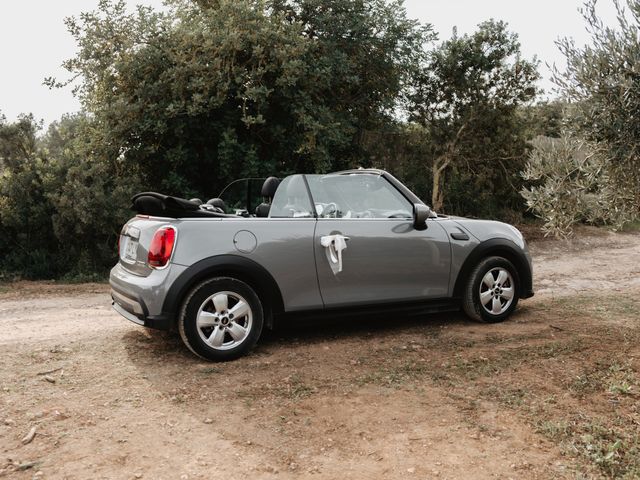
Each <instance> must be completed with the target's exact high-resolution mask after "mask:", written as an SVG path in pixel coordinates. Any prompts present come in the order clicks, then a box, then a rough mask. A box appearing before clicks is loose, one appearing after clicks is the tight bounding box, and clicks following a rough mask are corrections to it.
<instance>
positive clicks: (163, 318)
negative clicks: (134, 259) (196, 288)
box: [109, 264, 185, 330]
mask: <svg viewBox="0 0 640 480" xmlns="http://www.w3.org/2000/svg"><path fill="white" fill-rule="evenodd" d="M184 269H185V267H182V266H181V265H176V264H171V265H170V267H169V268H166V269H163V270H154V271H152V272H151V273H150V274H149V275H148V276H146V277H144V276H140V275H136V274H134V273H132V272H130V271H128V270H127V269H126V268H124V267H123V266H122V265H121V264H117V265H116V266H115V267H113V269H111V274H110V276H109V284H110V285H111V299H112V306H113V309H114V310H115V311H116V312H118V313H119V314H120V315H122V316H123V317H124V318H126V319H127V320H129V321H131V322H133V323H136V324H137V325H142V326H145V327H149V328H155V329H159V330H171V329H172V328H173V325H174V319H173V316H172V315H168V314H166V313H164V312H162V304H163V302H164V299H165V296H166V292H167V290H168V289H169V287H170V286H171V284H172V283H173V281H174V280H175V278H176V277H177V276H178V275H180V274H181V273H182V272H183V271H184Z"/></svg>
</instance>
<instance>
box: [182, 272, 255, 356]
mask: <svg viewBox="0 0 640 480" xmlns="http://www.w3.org/2000/svg"><path fill="white" fill-rule="evenodd" d="M263 318H264V315H263V311H262V305H261V303H260V299H259V298H258V296H257V295H256V293H255V292H254V291H253V289H252V288H251V287H250V286H249V285H247V284H246V283H244V282H242V281H240V280H236V279H234V278H229V277H219V278H213V279H211V280H207V281H205V282H202V283H200V284H199V285H197V286H196V287H195V288H194V289H193V290H191V292H190V293H189V295H188V296H187V298H186V300H185V302H184V304H183V306H182V310H181V312H180V318H179V319H178V330H179V331H180V336H181V337H182V340H183V341H184V343H185V345H186V346H187V347H189V349H190V350H191V351H192V352H193V353H195V354H196V355H198V356H200V357H203V358H205V359H207V360H218V361H224V360H232V359H234V358H238V357H240V356H242V355H244V354H245V353H247V352H248V351H249V350H250V349H251V348H252V347H253V346H254V345H255V344H256V342H257V341H258V338H259V337H260V333H261V332H262V324H263Z"/></svg>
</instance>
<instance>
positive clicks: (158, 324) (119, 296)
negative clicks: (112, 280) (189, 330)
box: [111, 288, 173, 330]
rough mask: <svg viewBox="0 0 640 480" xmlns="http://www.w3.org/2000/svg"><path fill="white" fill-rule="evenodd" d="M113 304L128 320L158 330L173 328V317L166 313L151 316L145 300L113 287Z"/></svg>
mask: <svg viewBox="0 0 640 480" xmlns="http://www.w3.org/2000/svg"><path fill="white" fill-rule="evenodd" d="M111 306H112V307H113V309H114V310H115V311H116V312H118V313H119V314H120V315H122V316H123V317H124V318H126V319H127V320H129V321H131V322H133V323H135V324H137V325H141V326H143V327H148V328H155V329H157V330H171V328H172V325H173V323H172V321H171V318H169V317H167V316H165V315H156V316H150V315H149V314H148V313H146V312H147V308H146V306H145V305H144V302H143V301H142V300H140V299H134V298H130V297H128V296H126V295H125V294H123V293H120V292H118V291H116V290H114V289H113V288H112V289H111Z"/></svg>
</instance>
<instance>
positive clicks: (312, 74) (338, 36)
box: [49, 0, 430, 196]
mask: <svg viewBox="0 0 640 480" xmlns="http://www.w3.org/2000/svg"><path fill="white" fill-rule="evenodd" d="M68 27H69V30H70V32H71V33H72V35H73V36H74V37H75V39H76V41H77V43H78V45H79V51H78V54H77V56H76V57H74V58H72V59H70V60H69V61H67V62H66V63H65V66H66V68H67V69H68V70H69V71H70V72H71V74H72V81H77V82H79V83H77V85H76V93H77V94H78V96H79V98H80V100H81V101H82V104H83V106H84V108H85V109H86V110H87V112H89V113H90V114H91V115H92V118H93V119H94V120H95V122H96V129H98V130H99V131H100V136H101V141H103V142H106V144H107V145H110V146H112V147H113V148H114V150H115V151H117V155H116V156H118V157H121V158H122V159H123V162H124V163H125V164H127V165H129V166H131V167H134V166H135V168H136V169H137V171H138V172H139V175H140V177H141V181H142V183H143V184H145V185H148V186H149V187H148V188H154V189H160V190H163V191H165V192H166V193H172V194H180V195H185V196H187V195H188V196H191V195H198V196H201V195H202V196H212V195H215V194H217V193H218V192H219V190H220V189H221V187H223V186H224V185H225V184H226V183H228V182H229V181H230V180H232V179H234V178H237V177H240V176H256V175H258V176H259V175H267V174H274V173H275V174H285V173H289V172H292V171H296V170H297V171H300V170H305V171H326V170H329V169H333V168H342V167H346V166H350V165H352V164H354V163H356V162H357V163H361V162H362V159H363V158H364V159H365V160H366V152H364V151H363V149H362V141H361V140H362V135H364V134H365V133H366V132H367V131H369V130H371V129H375V128H378V127H379V126H380V125H381V124H383V123H384V122H387V121H391V116H392V113H393V110H394V107H395V106H396V104H397V100H398V96H399V93H400V91H401V90H402V87H403V85H404V83H405V82H406V81H407V78H408V76H409V74H410V69H411V68H412V65H413V64H415V63H416V61H415V59H416V58H418V57H419V54H420V53H419V52H420V51H421V49H422V48H423V44H424V42H425V41H426V40H428V39H429V35H430V34H429V31H428V29H425V28H422V27H420V26H419V25H418V24H417V23H416V22H414V21H411V20H408V19H407V18H406V14H405V11H404V8H402V6H401V3H400V2H391V3H386V2H384V1H382V0H366V1H364V0H358V1H356V0H353V1H329V0H327V1H324V2H320V1H315V0H314V1H311V0H304V1H303V0H300V1H294V0H292V1H275V0H274V1H270V2H266V1H258V0H255V1H252V0H241V1H231V0H219V1H218V0H217V1H200V2H187V1H174V2H171V7H170V11H169V12H166V13H159V12H154V11H153V10H151V9H149V8H142V7H139V8H138V10H137V11H136V12H135V13H127V11H126V8H125V5H124V2H122V1H119V2H111V1H106V0H105V1H102V2H100V4H99V8H98V10H97V11H96V12H92V13H87V14H83V15H82V16H81V17H80V18H79V19H69V20H68ZM49 84H50V85H59V83H57V82H56V81H55V80H54V79H49Z"/></svg>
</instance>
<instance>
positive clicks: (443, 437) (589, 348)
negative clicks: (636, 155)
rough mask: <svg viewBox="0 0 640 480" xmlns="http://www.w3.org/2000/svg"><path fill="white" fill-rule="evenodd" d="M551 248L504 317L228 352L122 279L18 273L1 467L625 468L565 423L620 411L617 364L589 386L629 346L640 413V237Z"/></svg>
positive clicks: (5, 375) (6, 325)
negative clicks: (124, 300) (143, 321)
mask: <svg viewBox="0 0 640 480" xmlns="http://www.w3.org/2000/svg"><path fill="white" fill-rule="evenodd" d="M532 251H533V254H534V258H535V287H536V290H537V294H536V297H534V298H533V299H531V300H527V301H525V302H522V304H521V306H520V307H519V311H518V312H517V314H516V315H515V316H514V317H513V319H512V320H510V321H509V322H506V323H504V324H500V325H481V324H475V323H472V322H470V321H468V320H466V319H465V317H464V316H462V315H461V314H447V315H436V316H431V317H428V318H398V319H395V318H394V319H391V320H389V319H383V320H372V321H363V320H359V321H353V322H341V323H335V322H329V323H321V324H319V323H316V324H311V325H305V326H299V325H291V324H290V325H286V326H284V327H281V328H280V329H279V330H278V331H276V332H275V333H269V334H267V335H266V336H265V338H263V339H262V340H261V343H260V344H259V346H258V348H257V349H256V350H255V351H254V352H253V353H252V354H251V355H249V356H247V357H245V358H242V359H240V360H238V361H235V362H231V363H225V364H208V363H203V362H202V361H200V360H198V359H196V358H194V357H193V356H192V355H191V354H190V353H189V352H188V351H187V349H186V348H185V347H184V346H182V344H181V343H180V341H179V339H177V338H176V337H175V336H172V335H169V334H164V333H161V332H154V331H147V330H145V329H143V328H140V327H137V326H135V325H133V324H131V323H129V322H127V321H126V320H124V319H122V318H121V317H119V316H118V315H117V314H116V313H114V312H112V311H111V309H110V304H109V298H108V288H107V286H106V285H101V284H88V285H55V284H46V283H29V282H24V283H18V284H14V285H11V286H5V287H4V290H0V349H1V352H2V353H0V356H1V357H0V358H1V359H2V362H1V364H0V478H2V477H7V478H17V479H23V478H25V479H26V478H56V479H58V478H60V479H84V478H95V479H102V478H104V479H112V478H113V479H130V478H151V479H164V478H166V479H176V478H177V479H208V478H229V479H235V478H237V479H241V478H260V479H262V478H265V479H272V478H278V479H280V478H283V479H286V478H296V479H297V478H328V479H334V478H335V479H338V478H339V479H373V478H384V479H400V478H402V479H407V478H420V479H424V478H461V479H462V478H471V477H473V478H479V479H485V478H486V479H489V478H504V479H508V478H544V479H546V478H575V477H576V475H585V476H587V477H589V476H595V477H597V476H601V475H604V476H615V474H616V472H618V471H619V470H607V469H606V468H604V467H602V465H601V464H600V463H597V462H594V461H590V460H589V458H590V457H589V456H588V455H586V456H585V455H581V454H580V445H582V444H581V443H580V442H579V439H578V440H575V441H573V440H572V439H571V437H570V436H562V435H564V433H563V434H562V435H559V434H558V435H556V430H553V429H552V428H551V427H550V425H556V424H558V425H559V424H561V423H560V422H563V421H565V419H568V418H573V417H572V415H574V414H577V413H580V414H581V415H582V417H581V418H591V417H594V418H596V417H597V418H598V419H600V420H603V419H604V420H606V419H607V418H609V416H610V415H613V413H611V412H612V407H611V399H612V398H614V397H615V395H614V397H612V394H611V386H610V385H609V384H608V383H607V382H609V380H610V376H611V375H614V374H609V373H607V372H609V370H606V371H605V373H603V374H602V376H597V375H596V374H592V376H591V377H589V378H598V379H599V380H598V381H600V382H601V383H602V385H601V384H600V383H597V384H595V383H594V384H593V385H592V383H588V385H587V386H589V388H587V387H584V386H581V387H580V388H578V387H575V382H576V380H575V379H576V378H582V377H581V375H583V374H584V372H585V369H586V368H587V366H588V364H589V362H590V361H593V362H596V361H598V362H599V361H602V362H605V360H606V362H609V363H606V365H607V368H608V369H611V368H613V367H611V365H614V364H613V363H611V362H612V361H614V360H615V361H617V360H616V359H619V360H620V362H623V360H624V362H626V363H624V365H626V366H625V367H624V368H626V370H624V369H623V370H621V371H623V372H625V375H627V374H628V375H627V376H626V377H625V379H626V380H625V382H631V383H630V384H628V385H629V389H628V390H629V392H627V393H628V395H626V396H622V397H620V398H618V397H615V399H616V400H615V401H616V402H617V403H616V404H615V409H614V410H615V412H614V413H615V414H616V415H618V414H619V415H624V416H625V418H629V419H630V420H629V421H630V422H636V423H637V424H638V425H640V416H639V413H638V411H637V410H634V407H633V405H634V402H633V401H631V403H630V402H629V401H628V399H629V398H630V399H631V400H633V395H632V394H633V393H634V390H633V388H636V387H635V383H633V382H635V381H636V380H635V379H636V377H635V376H634V375H635V373H634V372H636V371H637V370H638V368H640V366H639V365H638V363H637V362H638V360H639V359H640V347H638V345H639V343H638V342H637V341H634V340H633V339H635V338H636V337H634V335H635V334H636V333H637V328H638V327H637V326H636V324H637V319H638V312H640V302H637V301H635V300H633V299H635V298H638V293H640V261H639V260H640V236H638V235H634V234H608V233H607V234H598V235H590V236H586V237H582V238H580V239H577V240H574V241H573V242H561V241H555V240H541V241H537V242H535V243H534V244H533V245H532ZM612 295H613V296H614V297H615V298H617V299H621V298H623V299H628V300H625V301H624V302H620V301H618V302H616V303H615V304H613V303H611V304H609V303H607V302H608V301H609V299H610V298H611V297H612ZM605 338H608V339H610V341H607V342H604V341H603V339H605ZM618 357H619V358H618ZM603 364H604V363H603ZM621 364H622V363H621ZM594 365H596V363H594ZM597 365H600V364H599V363H598V364H597ZM616 365H617V363H616ZM594 368H595V367H594ZM615 372H616V373H615V375H618V376H619V371H618V370H616V371H615ZM598 375H599V374H598ZM607 375H609V376H607ZM611 378H613V377H611ZM616 378H617V377H616ZM611 381H613V380H611ZM580 385H582V384H579V386H580ZM625 385H627V384H625ZM574 387H575V388H574ZM591 387H593V388H591ZM629 395H631V396H629ZM550 399H553V401H551V400H550ZM616 409H618V410H619V411H618V410H616ZM620 409H622V410H620ZM585 415H586V416H587V417H585ZM615 418H617V417H615ZM610 419H611V421H612V424H613V423H615V422H614V420H615V419H614V418H613V417H611V418H610ZM604 420H603V421H604ZM554 422H556V423H554ZM567 425H569V424H567ZM571 425H572V426H576V425H578V423H575V422H574V423H572V424H571ZM580 425H582V424H580ZM33 428H35V436H34V437H33V439H32V440H31V441H30V442H28V443H26V444H24V442H23V438H24V437H25V436H26V435H27V434H28V432H29V431H30V430H31V429H33ZM567 428H568V427H567ZM572 428H573V427H572ZM576 428H577V427H576ZM634 428H635V427H634ZM634 432H635V430H634ZM580 438H582V437H580ZM634 438H635V437H634ZM567 442H569V445H570V446H575V447H576V448H575V449H574V450H575V452H574V451H573V450H571V448H567ZM571 442H573V443H571ZM594 442H595V441H594ZM594 444H595V443H594ZM596 447H597V445H596ZM585 448H586V447H585ZM594 448H595V447H594ZM587 450H588V449H587ZM589 451H591V450H589ZM617 455H618V454H617ZM621 455H622V453H619V456H621ZM616 458H617V457H616ZM620 458H622V457H620ZM609 463H611V462H609ZM607 465H609V464H607ZM625 465H627V464H625ZM625 465H623V466H622V467H620V465H618V466H616V465H613V466H611V468H612V469H613V468H614V467H615V468H618V469H619V468H627V470H626V472H627V473H628V471H629V470H628V468H629V467H628V466H625ZM607 468H608V467H607ZM632 473H633V471H632Z"/></svg>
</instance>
